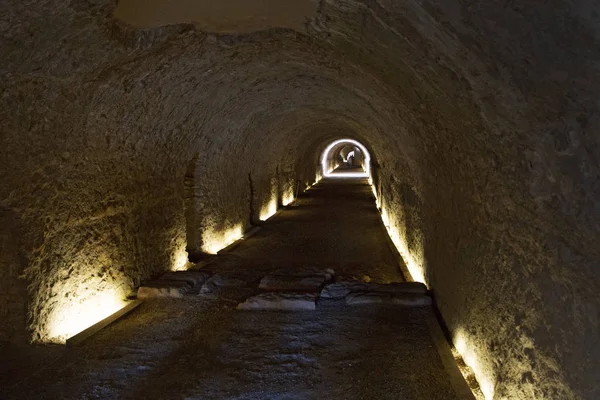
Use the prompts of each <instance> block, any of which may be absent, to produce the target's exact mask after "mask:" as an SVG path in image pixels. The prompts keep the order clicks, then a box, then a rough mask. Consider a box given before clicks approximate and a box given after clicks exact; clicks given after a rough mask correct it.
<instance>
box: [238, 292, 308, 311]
mask: <svg viewBox="0 0 600 400" xmlns="http://www.w3.org/2000/svg"><path fill="white" fill-rule="evenodd" d="M316 300H317V295H316V294H313V293H286V292H277V293H274V292H270V293H261V294H259V295H257V296H253V297H250V298H248V299H246V301H245V302H243V303H240V304H238V306H237V308H238V310H288V311H311V310H315V309H316V307H317V306H316Z"/></svg>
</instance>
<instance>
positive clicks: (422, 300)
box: [346, 292, 431, 307]
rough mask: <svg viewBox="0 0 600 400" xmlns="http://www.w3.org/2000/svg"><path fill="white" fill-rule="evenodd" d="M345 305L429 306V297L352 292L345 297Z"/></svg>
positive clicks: (411, 294)
mask: <svg viewBox="0 0 600 400" xmlns="http://www.w3.org/2000/svg"><path fill="white" fill-rule="evenodd" d="M346 304H348V305H361V304H384V305H386V304H387V305H396V306H406V307H425V306H430V305H431V297H429V296H427V295H424V294H419V293H382V292H378V293H377V292H352V293H350V294H348V296H346Z"/></svg>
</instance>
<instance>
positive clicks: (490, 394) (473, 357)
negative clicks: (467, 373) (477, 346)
mask: <svg viewBox="0 0 600 400" xmlns="http://www.w3.org/2000/svg"><path fill="white" fill-rule="evenodd" d="M453 342H454V347H455V348H456V350H457V351H458V353H459V354H460V355H461V357H462V359H463V360H464V362H465V364H466V365H467V366H468V367H469V368H471V370H472V371H473V374H474V375H475V378H476V379H477V382H478V383H479V387H480V388H481V392H482V393H483V396H484V397H485V399H486V400H492V399H493V398H494V383H493V379H491V375H490V374H488V373H487V371H486V369H485V368H484V366H483V365H482V363H481V362H480V359H479V357H478V356H477V354H476V353H475V352H474V351H473V346H470V345H469V343H468V336H467V335H466V334H465V333H464V331H463V330H462V329H460V328H459V329H457V330H456V332H455V333H454V339H453Z"/></svg>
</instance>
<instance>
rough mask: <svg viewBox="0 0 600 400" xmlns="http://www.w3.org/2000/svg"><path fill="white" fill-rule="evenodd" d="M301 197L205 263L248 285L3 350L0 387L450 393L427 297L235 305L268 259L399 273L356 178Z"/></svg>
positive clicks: (104, 393) (207, 393) (377, 277)
mask: <svg viewBox="0 0 600 400" xmlns="http://www.w3.org/2000/svg"><path fill="white" fill-rule="evenodd" d="M296 204H297V205H296V206H293V207H288V208H286V209H285V210H284V211H282V212H281V213H280V214H278V215H277V216H275V217H274V218H273V219H272V220H269V221H268V222H267V223H266V224H265V225H264V227H263V228H262V229H261V230H260V231H259V232H258V233H257V234H256V235H255V236H253V237H251V238H249V239H246V240H243V241H242V242H241V243H240V244H239V245H238V246H237V247H235V248H234V249H233V250H231V251H230V252H228V253H227V254H226V255H222V256H219V257H217V258H216V260H215V261H214V262H213V263H212V264H210V265H208V266H206V267H205V268H206V269H209V270H211V271H212V272H216V273H219V274H222V275H223V276H232V277H233V276H235V277H238V278H239V277H242V278H243V279H245V281H246V282H247V283H248V286H247V287H246V288H238V289H228V290H223V291H222V292H220V293H218V295H217V296H208V297H207V296H188V297H186V298H184V299H167V300H156V301H146V302H145V303H144V304H142V305H141V306H140V307H139V308H138V309H136V310H135V311H134V312H132V313H131V314H129V315H128V316H126V317H125V318H123V319H121V320H119V321H118V322H116V323H114V324H112V325H111V326H109V327H108V328H106V329H104V330H103V331H101V332H100V333H98V334H96V335H95V336H93V337H92V338H90V339H88V340H87V341H86V342H84V343H83V344H81V345H80V346H77V347H75V348H65V347H60V346H46V347H41V348H28V349H27V351H26V352H24V351H22V350H23V349H20V350H19V349H16V350H17V351H15V348H5V349H0V351H2V353H1V354H2V355H1V356H0V361H1V364H2V366H1V367H0V368H1V369H0V373H1V374H2V378H1V379H0V385H1V386H0V398H3V399H148V398H150V399H240V400H242V399H248V400H250V399H257V400H258V399H260V400H268V399H272V400H292V399H293V400H301V399H423V400H432V399H440V400H442V399H444V400H452V399H458V398H459V397H458V396H457V395H456V394H455V392H454V391H453V386H452V385H451V383H450V381H451V380H450V378H449V376H448V374H447V372H446V370H445V369H444V367H443V364H442V361H441V358H440V356H439V354H438V350H437V348H436V346H435V343H434V340H433V339H432V336H431V333H430V331H429V328H428V323H427V318H429V317H430V315H431V310H430V309H429V308H421V309H411V308H402V307H393V306H392V307H390V306H377V305H368V306H355V307H348V306H345V305H344V302H343V301H334V300H330V301H326V300H321V301H320V302H319V304H318V307H317V310H316V311H303V312H273V311H271V312H264V311H263V312H257V311H237V310H236V309H235V306H236V304H237V303H238V302H239V301H241V300H243V299H245V298H246V297H247V296H249V295H252V294H254V293H256V292H257V288H256V287H257V284H258V281H259V280H260V278H261V277H262V276H263V275H264V274H265V273H269V272H273V271H279V272H290V273H291V272H294V271H300V270H302V269H303V268H306V267H307V266H308V267H323V268H328V267H331V268H334V269H335V270H336V272H337V274H338V276H342V277H356V278H363V277H367V276H368V277H369V278H370V279H372V280H373V281H377V282H392V281H401V280H402V277H401V275H400V273H399V267H398V264H397V263H398V260H397V259H396V256H395V255H394V253H393V252H392V251H391V250H390V248H389V247H388V245H387V243H386V239H385V236H384V235H385V234H386V233H385V231H384V229H383V227H382V225H381V223H380V222H379V219H378V218H379V217H378V214H377V211H376V209H375V205H374V201H373V199H372V194H371V192H370V189H369V187H368V186H367V185H366V184H365V182H364V181H358V180H352V181H339V180H324V181H322V182H321V183H319V184H318V185H316V186H315V187H313V188H311V189H310V190H309V191H308V192H307V193H306V195H305V196H302V197H301V198H300V199H299V201H298V202H297V203H296ZM364 279H368V278H364Z"/></svg>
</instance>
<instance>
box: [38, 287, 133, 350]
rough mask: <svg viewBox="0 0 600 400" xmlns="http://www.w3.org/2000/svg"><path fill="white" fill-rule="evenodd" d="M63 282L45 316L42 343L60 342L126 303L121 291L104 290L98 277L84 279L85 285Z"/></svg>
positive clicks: (114, 289)
mask: <svg viewBox="0 0 600 400" xmlns="http://www.w3.org/2000/svg"><path fill="white" fill-rule="evenodd" d="M65 282H67V283H62V284H61V287H60V289H59V290H58V293H57V298H58V299H59V300H58V303H57V304H56V305H55V307H54V309H53V310H52V311H51V313H50V315H49V317H48V327H47V337H46V338H45V340H44V341H48V342H54V343H64V342H65V341H66V340H67V339H68V338H70V337H71V336H74V335H76V334H78V333H79V332H81V331H83V330H85V329H87V328H89V327H90V326H92V325H94V324H95V323H97V322H99V321H101V320H103V319H104V318H106V317H108V316H109V315H111V314H113V313H115V312H117V311H118V310H120V309H121V308H123V307H124V306H125V305H126V304H127V302H126V301H125V293H124V292H123V291H122V290H121V289H119V288H114V287H112V288H111V287H106V284H105V283H104V282H102V280H101V279H100V278H93V279H91V280H88V281H87V282H86V284H85V285H81V284H78V283H76V284H69V283H68V282H69V280H67V281H65ZM73 282H74V281H73Z"/></svg>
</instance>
